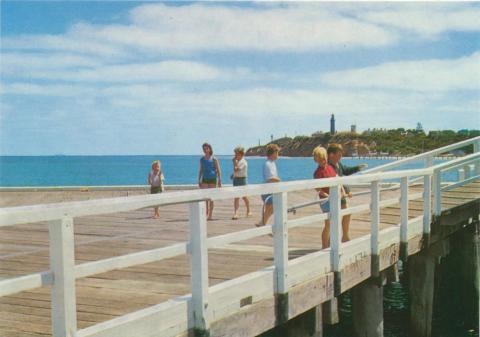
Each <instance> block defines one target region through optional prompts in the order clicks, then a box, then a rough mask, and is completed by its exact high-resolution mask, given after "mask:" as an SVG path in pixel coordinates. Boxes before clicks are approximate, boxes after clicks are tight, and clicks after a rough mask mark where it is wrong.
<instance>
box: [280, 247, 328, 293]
mask: <svg viewBox="0 0 480 337" xmlns="http://www.w3.org/2000/svg"><path fill="white" fill-rule="evenodd" d="M288 270H289V278H288V285H289V287H290V288H291V287H294V286H296V285H297V284H300V283H303V282H307V281H309V280H312V279H314V278H317V277H319V276H321V275H325V274H327V273H330V272H331V271H332V267H331V264H330V249H324V250H321V251H318V252H315V253H311V254H308V255H304V256H301V257H298V258H296V259H294V260H292V261H290V262H289V263H288Z"/></svg>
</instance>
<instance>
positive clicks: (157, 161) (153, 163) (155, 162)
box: [152, 160, 162, 169]
mask: <svg viewBox="0 0 480 337" xmlns="http://www.w3.org/2000/svg"><path fill="white" fill-rule="evenodd" d="M157 164H158V168H161V167H162V164H161V163H160V160H154V161H152V169H153V167H154V166H155V165H157Z"/></svg>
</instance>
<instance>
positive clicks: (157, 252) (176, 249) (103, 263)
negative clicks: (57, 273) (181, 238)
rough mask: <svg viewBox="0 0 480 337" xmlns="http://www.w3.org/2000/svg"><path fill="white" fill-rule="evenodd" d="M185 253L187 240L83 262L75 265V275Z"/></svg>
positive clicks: (93, 272)
mask: <svg viewBox="0 0 480 337" xmlns="http://www.w3.org/2000/svg"><path fill="white" fill-rule="evenodd" d="M183 254H187V243H186V242H182V243H178V244H174V245H171V246H168V247H162V248H157V249H152V250H146V251H142V252H137V253H132V254H128V255H122V256H116V257H112V258H108V259H104V260H100V261H94V262H87V263H83V264H80V265H77V266H75V277H76V278H80V277H87V276H91V275H95V274H100V273H105V272H107V271H111V270H115V269H122V268H128V267H131V266H137V265H140V264H145V263H151V262H156V261H160V260H164V259H169V258H172V257H175V256H178V255H183Z"/></svg>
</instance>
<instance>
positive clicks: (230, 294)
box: [209, 266, 275, 322]
mask: <svg viewBox="0 0 480 337" xmlns="http://www.w3.org/2000/svg"><path fill="white" fill-rule="evenodd" d="M274 277H275V268H274V266H270V267H267V268H264V269H262V270H259V271H256V272H253V273H249V274H246V275H242V276H240V277H237V278H235V279H233V280H228V281H225V282H222V283H219V284H216V285H214V286H212V287H211V288H210V294H209V305H210V307H211V313H210V314H211V321H212V322H214V321H217V320H219V319H222V318H225V317H227V316H229V315H231V314H233V313H235V312H237V311H238V310H239V309H240V301H241V300H242V299H244V298H247V297H249V296H251V300H252V304H253V303H256V302H259V301H261V300H264V299H267V298H270V297H272V296H273V293H274V281H273V279H274Z"/></svg>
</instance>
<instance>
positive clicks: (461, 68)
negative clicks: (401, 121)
mask: <svg viewBox="0 0 480 337" xmlns="http://www.w3.org/2000/svg"><path fill="white" fill-rule="evenodd" d="M322 79H323V81H324V82H325V83H326V84H328V85H331V86H334V87H344V88H345V87H347V88H348V87H350V88H352V87H353V88H376V89H399V90H409V91H414V90H416V91H449V90H477V91H478V90H479V89H480V52H476V53H474V54H472V55H470V56H466V57H462V58H458V59H453V60H436V59H435V60H422V61H409V62H390V63H385V64H381V65H378V66H372V67H366V68H362V69H354V70H345V71H337V72H332V73H329V74H326V75H324V76H323V78H322Z"/></svg>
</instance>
